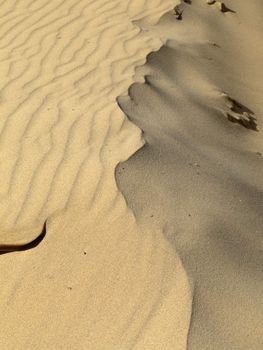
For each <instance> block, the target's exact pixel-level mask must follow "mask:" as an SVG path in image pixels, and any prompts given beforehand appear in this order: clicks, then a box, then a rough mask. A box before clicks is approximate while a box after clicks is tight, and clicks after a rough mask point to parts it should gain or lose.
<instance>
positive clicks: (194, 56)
mask: <svg viewBox="0 0 263 350" xmlns="http://www.w3.org/2000/svg"><path fill="white" fill-rule="evenodd" d="M227 5H228V7H229V8H231V9H232V10H233V11H235V12H226V13H222V12H221V11H220V8H218V6H217V4H214V5H207V4H206V3H205V1H197V0H196V1H192V4H188V5H185V8H184V11H183V15H182V20H181V21H174V18H173V15H172V14H171V13H169V14H167V15H165V16H164V17H163V18H162V19H161V21H160V22H159V24H158V25H157V26H156V27H155V30H156V32H158V33H159V35H160V34H161V35H163V37H164V38H165V37H168V38H169V40H168V42H167V43H166V44H165V45H164V46H163V47H162V48H161V49H160V50H159V51H158V52H157V53H152V54H150V55H148V57H147V64H146V65H145V66H143V67H141V68H138V69H137V75H138V76H140V77H141V80H143V77H144V76H146V77H145V78H144V80H145V82H144V83H140V84H138V83H137V84H134V85H132V86H131V88H130V89H129V96H128V97H120V98H119V100H118V101H119V104H120V106H121V108H122V109H123V111H124V112H125V113H126V114H127V115H128V116H129V119H130V120H131V121H132V122H133V123H135V124H136V125H137V126H138V127H139V128H141V129H142V130H143V132H144V134H143V136H144V139H145V140H146V145H145V147H144V148H143V149H142V150H140V151H138V152H137V153H136V154H135V155H134V156H133V157H131V158H130V159H129V160H128V161H127V162H125V163H123V164H121V165H119V166H118V168H117V170H116V176H117V183H118V185H119V188H120V189H121V191H122V192H123V193H124V195H125V198H126V200H127V203H128V206H129V207H130V208H132V210H133V212H134V213H135V217H136V220H137V222H140V224H141V225H145V226H147V227H160V228H161V229H162V230H163V232H164V234H165V235H166V237H167V239H168V240H169V241H170V242H171V243H172V244H174V247H175V249H176V251H177V253H178V254H179V256H180V258H181V259H182V262H183V266H184V268H185V269H186V272H187V275H188V278H189V281H190V283H191V285H192V288H193V310H192V318H191V326H190V330H189V337H188V349H194V350H200V349H202V350H206V349H207V350H211V349H213V350H227V349H231V350H232V349H236V350H245V349H253V350H260V349H262V346H263V343H262V339H263V330H262V324H263V307H262V300H263V292H262V291H263V276H262V264H263V257H262V248H263V244H262V228H263V216H262V213H263V178H262V173H263V157H262V154H263V137H262V115H263V108H262V95H263V84H262V81H263V68H262V58H263V47H262V39H261V36H262V33H263V25H262V14H263V4H262V2H261V1H249V2H248V1H241V0H240V1H227Z"/></svg>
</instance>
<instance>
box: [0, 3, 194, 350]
mask: <svg viewBox="0 0 263 350" xmlns="http://www.w3.org/2000/svg"><path fill="white" fill-rule="evenodd" d="M173 5H174V3H173V1H168V0H167V1H157V0H154V1H148V0H147V1H138V0H132V1H123V0H122V1H117V0H109V1H100V0H96V1H94V0H78V1H75V0H55V1H46V0H35V1H32V0H21V1H19V0H10V1H9V0H6V1H2V2H1V5H0V10H1V11H0V12H1V17H0V35H1V36H0V60H1V101H0V102H1V121H0V172H1V182H0V191H1V197H0V215H1V224H0V247H1V248H0V249H1V251H2V254H1V255H0V259H1V260H0V270H1V273H0V285H1V297H0V300H1V304H0V310H1V315H2V317H1V321H0V347H1V349H3V350H5V349H6V350H10V349H92V350H93V349H99V350H103V349H105V350H108V349H116V350H120V349H131V348H132V349H161V348H170V349H185V347H186V341H187V333H188V327H189V322H190V314H191V300H192V299H191V291H190V286H189V283H188V279H187V276H186V273H185V271H184V269H183V267H182V264H181V261H180V259H179V258H178V256H177V255H176V253H175V251H174V249H173V247H172V246H171V244H170V243H169V242H168V241H167V240H166V239H165V238H164V236H163V235H162V233H161V231H160V230H158V229H156V230H148V229H145V230H144V229H142V228H139V227H138V225H137V223H136V220H135V218H134V216H133V214H132V212H131V211H130V210H129V208H128V207H127V205H126V203H125V200H124V198H123V197H122V195H121V194H120V192H119V191H118V189H117V187H116V184H115V178H114V171H115V167H116V165H117V164H118V163H119V162H120V161H124V160H126V159H127V158H128V157H129V156H130V155H132V154H133V153H134V152H135V151H136V150H137V149H138V148H140V147H141V146H142V145H143V140H142V138H141V131H140V130H139V129H138V128H137V127H135V126H134V125H133V124H132V123H130V122H129V121H128V120H127V118H126V117H125V116H124V114H123V113H122V111H121V110H120V109H119V107H118V105H117V103H116V97H117V96H119V95H122V94H124V93H126V92H127V89H128V86H129V85H130V84H131V83H132V82H133V81H134V78H133V74H134V67H135V66H136V65H141V64H143V63H144V62H145V57H146V55H147V53H149V52H150V51H152V50H156V49H158V48H159V47H160V46H161V40H160V39H159V38H158V36H156V35H155V34H153V35H152V33H151V31H147V30H146V31H144V30H142V29H141V28H139V27H138V26H137V25H136V24H139V23H144V25H153V24H154V23H156V22H157V20H158V19H159V18H160V16H161V15H162V14H164V13H165V12H167V11H168V10H170V9H171V8H172V7H173ZM44 223H46V227H45V228H44ZM44 229H45V230H44ZM43 230H44V231H46V234H45V237H43V235H42V236H41V237H39V235H41V232H42V234H43V232H44V231H43ZM38 237H39V239H41V238H43V239H42V241H41V243H40V244H38V245H37V246H35V243H39V242H35V240H36V239H38ZM31 242H32V243H31ZM27 244H29V246H28V245H27ZM30 244H31V246H30ZM25 245H27V246H26V247H27V248H33V249H27V250H25V251H17V252H12V253H8V254H6V253H7V251H10V250H23V249H24V248H25Z"/></svg>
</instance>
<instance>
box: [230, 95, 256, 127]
mask: <svg viewBox="0 0 263 350" xmlns="http://www.w3.org/2000/svg"><path fill="white" fill-rule="evenodd" d="M223 98H224V99H225V100H226V105H227V111H226V112H225V113H226V116H227V119H228V120H229V121H230V122H232V123H238V124H240V125H242V126H244V127H245V128H247V129H250V130H254V131H258V128H257V120H256V118H255V116H254V113H253V112H252V111H251V110H250V109H249V108H247V107H245V106H244V105H242V104H241V103H240V102H237V101H236V100H234V99H232V98H231V97H229V96H228V95H227V94H225V93H223Z"/></svg>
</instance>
